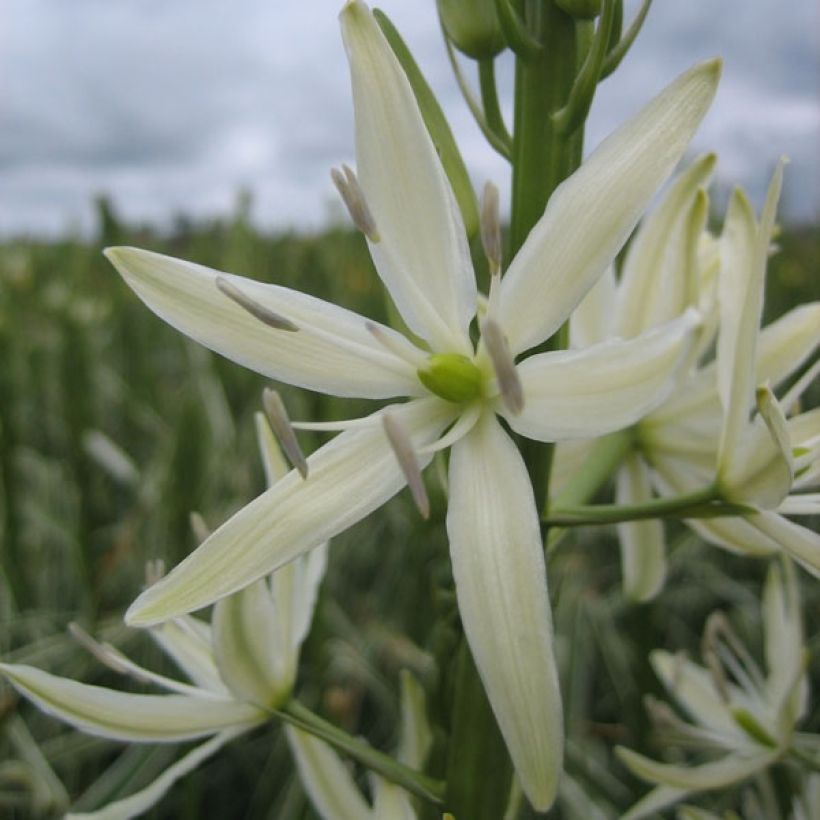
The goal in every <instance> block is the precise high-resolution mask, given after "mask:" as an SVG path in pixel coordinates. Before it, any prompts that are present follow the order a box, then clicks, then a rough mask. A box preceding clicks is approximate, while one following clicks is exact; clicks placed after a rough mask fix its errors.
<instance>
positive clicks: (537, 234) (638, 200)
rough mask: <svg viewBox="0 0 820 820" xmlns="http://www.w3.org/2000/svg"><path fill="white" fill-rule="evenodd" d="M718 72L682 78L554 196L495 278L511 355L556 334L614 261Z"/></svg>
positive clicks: (702, 69)
mask: <svg viewBox="0 0 820 820" xmlns="http://www.w3.org/2000/svg"><path fill="white" fill-rule="evenodd" d="M719 74H720V63H719V62H718V61H716V60H712V61H710V62H706V63H702V64H700V65H697V66H695V67H694V68H692V69H690V70H689V71H687V72H686V73H684V74H682V75H681V76H680V77H678V79H676V80H675V81H674V82H673V83H672V84H671V85H669V86H668V87H667V88H666V89H664V90H663V91H662V92H661V93H660V94H659V95H658V96H657V97H655V99H654V100H652V101H651V102H650V103H649V104H648V105H647V106H646V107H645V108H644V109H643V110H642V111H640V112H639V113H638V114H637V115H636V116H634V117H633V118H632V119H631V120H629V121H628V122H627V123H626V124H624V125H623V126H621V128H619V129H618V130H617V131H616V132H615V133H614V134H612V135H611V136H610V137H609V138H608V139H606V140H605V141H604V142H603V143H602V144H601V145H600V146H599V147H598V148H597V150H596V151H595V152H594V153H593V154H592V155H591V156H590V157H589V158H588V159H587V160H586V162H584V164H583V165H582V166H581V167H580V168H579V169H578V170H577V171H576V172H575V173H574V174H573V175H572V176H571V177H569V178H568V179H567V180H565V181H564V182H563V183H562V184H561V185H559V186H558V188H556V190H555V191H554V192H553V194H552V196H551V197H550V200H549V202H548V203H547V207H546V210H545V211H544V215H543V216H542V217H541V219H540V220H539V221H538V223H537V224H536V225H535V227H534V228H533V229H532V231H531V232H530V235H529V237H528V238H527V240H526V242H525V243H524V246H523V247H522V248H521V250H520V251H519V252H518V254H517V255H516V257H515V259H513V261H512V263H511V264H510V267H509V270H508V271H507V273H506V275H505V276H504V279H503V280H502V287H501V306H500V307H501V310H500V318H501V323H502V325H503V327H504V329H505V330H506V332H507V334H508V336H509V340H510V347H511V348H512V350H513V352H514V353H520V352H521V351H522V350H526V349H528V348H530V347H532V346H533V345H536V344H538V343H540V342H541V341H543V340H544V339H546V338H547V337H549V336H550V335H552V334H553V333H554V332H555V331H556V330H558V328H559V327H560V326H561V324H563V322H564V321H565V320H566V319H567V317H568V316H569V314H570V313H571V312H572V309H573V308H574V307H575V306H576V305H577V304H578V302H580V301H581V299H582V298H583V296H584V294H585V293H586V292H587V291H588V290H589V289H590V287H592V285H593V284H594V283H595V282H596V281H597V279H598V277H599V276H600V275H601V274H602V273H603V272H604V270H605V269H606V267H607V265H609V264H610V263H611V262H612V261H613V259H614V258H615V256H616V254H617V253H618V251H619V250H620V249H621V247H622V246H623V244H624V242H625V241H626V239H627V237H628V236H629V233H630V231H632V229H633V228H634V227H635V224H636V223H637V221H638V219H639V218H640V215H641V213H642V211H643V210H644V208H646V206H647V204H648V203H649V200H650V199H651V198H652V195H653V194H654V193H655V191H657V189H658V188H659V187H660V186H661V185H662V184H663V182H664V180H665V179H666V178H667V177H668V176H669V174H670V173H672V170H673V169H674V167H675V165H676V163H677V162H678V160H680V158H681V157H682V156H683V153H684V151H685V150H686V146H687V145H688V144H689V140H690V139H691V138H692V135H693V134H694V132H695V130H696V129H697V127H698V124H699V123H700V120H701V119H702V118H703V116H704V114H705V113H706V111H707V109H708V108H709V105H710V103H711V101H712V98H713V96H714V94H715V89H716V88H717V82H718V77H719Z"/></svg>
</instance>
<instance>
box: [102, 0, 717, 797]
mask: <svg viewBox="0 0 820 820" xmlns="http://www.w3.org/2000/svg"><path fill="white" fill-rule="evenodd" d="M341 20H342V29H343V35H344V39H345V44H346V46H347V53H348V58H349V62H350V71H351V77H352V83H353V99H354V105H355V114H356V147H357V160H358V167H357V173H358V178H357V176H356V175H355V174H354V173H353V172H352V171H351V170H350V169H346V170H345V172H344V174H341V173H337V174H336V177H335V179H336V182H337V184H338V186H339V187H340V190H341V191H342V193H343V195H344V197H345V200H346V202H347V203H348V205H349V208H350V210H351V213H352V214H353V216H354V219H355V221H356V223H357V225H359V227H360V228H362V230H363V231H364V233H365V234H366V235H367V237H368V241H369V245H370V250H371V253H372V256H373V259H374V261H375V263H376V267H377V269H378V272H379V275H380V276H381V278H382V280H383V282H384V284H385V285H386V287H387V289H388V291H389V292H390V295H391V297H392V299H393V301H394V302H395V304H396V306H397V308H398V310H399V311H400V313H401V315H402V317H403V319H404V321H405V322H406V324H407V325H408V327H409V328H410V330H412V331H413V333H415V334H416V335H417V336H418V337H420V338H421V339H423V340H424V341H425V343H426V344H427V345H428V346H429V350H422V349H421V348H419V347H416V346H415V345H413V344H412V343H411V342H410V341H408V340H407V339H405V338H404V337H402V336H401V335H400V334H398V333H396V332H394V331H393V330H391V329H390V328H387V327H384V326H382V325H378V324H376V323H373V322H370V321H368V320H366V319H364V318H362V317H360V316H357V315H356V314H353V313H351V312H349V311H347V310H344V309H342V308H339V307H337V306H335V305H331V304H328V303H326V302H323V301H321V300H319V299H315V298H313V297H309V296H306V295H304V294H301V293H298V292H295V291H292V290H288V289H286V288H282V287H278V286H275V285H266V284H260V283H257V282H253V281H251V280H247V279H242V278H239V277H235V276H230V275H228V274H221V273H218V272H216V271H213V270H209V269H207V268H203V267H201V266H199V265H195V264H192V263H189V262H182V261H178V260H174V259H170V258H167V257H163V256H159V255H157V254H153V253H149V252H146V251H139V250H134V249H126V248H117V249H110V250H108V251H107V255H108V257H109V259H110V260H111V261H112V262H113V263H114V265H115V266H116V267H117V269H118V270H119V272H120V273H121V274H122V275H123V277H124V278H125V279H126V281H127V282H128V284H129V285H131V287H132V288H133V289H134V290H135V291H136V293H137V294H138V295H139V296H140V298H141V299H142V300H143V301H145V303H146V304H147V305H148V306H149V307H150V308H151V309H152V310H154V311H155V312H156V313H157V314H158V315H160V316H161V317H162V318H164V319H165V320H166V321H168V322H170V323H171V324H173V325H174V326H175V327H177V328H178V329H179V330H181V331H182V332H184V333H186V334H188V335H189V336H191V337H193V338H194V339H197V340H198V341H200V342H202V343H203V344H206V345H207V346H209V347H210V348H212V349H213V350H216V351H218V352H220V353H222V354H224V355H226V356H229V357H230V358H232V359H234V360H235V361H238V362H240V363H242V364H245V365H246V366H248V367H251V368H253V369H255V370H257V371H259V372H261V373H263V374H265V375H268V376H270V377H272V378H276V379H280V380H282V381H285V382H289V383H291V384H294V385H298V386H301V387H306V388H309V389H313V390H318V391H321V392H324V393H330V394H333V395H339V396H359V397H367V398H374V399H383V398H390V397H396V396H408V397H411V399H412V400H411V401H410V402H408V403H406V404H393V405H391V406H389V407H387V408H384V409H383V410H380V411H378V412H376V413H374V414H373V415H371V416H369V417H368V418H366V419H362V420H357V421H354V422H351V423H349V424H347V425H341V429H343V430H344V432H342V433H341V435H339V436H337V437H336V438H335V439H334V440H333V441H331V442H330V443H329V444H327V445H326V446H324V447H322V448H321V449H320V450H318V451H317V452H316V453H315V454H313V455H312V456H311V457H310V458H309V459H308V461H307V468H308V471H309V474H308V477H307V479H306V480H303V479H302V478H301V477H300V476H299V475H298V474H296V473H295V472H292V473H291V474H290V475H288V476H286V477H285V478H284V479H283V481H282V482H280V483H278V484H277V485H276V487H274V488H273V489H272V490H269V491H268V492H267V493H265V494H264V495H262V496H260V497H259V498H258V499H256V500H255V501H254V502H253V503H251V504H249V505H248V506H247V507H245V508H244V509H243V510H241V511H240V512H239V513H237V514H236V515H235V516H234V517H233V518H231V519H230V520H229V521H228V522H227V523H226V524H224V525H223V526H222V527H221V528H220V529H219V530H217V531H216V532H215V533H214V535H213V536H212V537H211V538H210V539H209V540H208V541H206V542H205V543H204V544H203V545H202V546H201V547H200V548H199V549H198V550H197V551H196V552H195V553H193V554H192V555H191V556H190V557H189V558H187V559H186V560H185V561H183V562H182V563H181V564H180V565H179V566H178V567H176V568H175V569H174V570H173V571H172V572H171V573H170V574H169V575H168V576H167V577H166V578H164V579H163V580H162V581H160V582H159V583H158V584H156V585H154V586H153V587H151V588H150V589H148V590H147V591H146V592H145V593H144V594H143V595H142V596H141V597H140V598H139V599H138V600H137V601H136V602H135V603H134V605H133V606H132V607H131V609H130V610H129V612H128V614H127V620H128V621H129V622H130V623H131V624H140V625H148V624H152V623H157V622H159V621H161V620H164V619H166V618H169V617H173V616H175V615H177V614H179V613H181V612H188V611H191V610H195V609H198V608H200V607H203V606H205V605H207V604H209V603H211V602H213V601H215V600H217V599H219V598H222V597H223V596H225V595H229V594H231V593H233V592H235V591H236V590H238V589H241V588H242V587H244V586H246V585H247V584H249V583H252V582H254V581H255V580H256V579H258V578H260V577H262V576H264V575H266V574H267V573H269V572H272V571H273V570H275V569H276V568H277V567H280V566H283V565H284V564H286V563H287V562H288V561H290V560H292V559H293V558H294V557H296V556H297V555H300V554H301V553H303V552H304V551H306V550H308V549H311V548H312V547H313V546H315V545H316V544H317V543H319V542H321V541H324V540H326V539H328V538H329V537H331V536H332V535H334V534H335V533H338V532H340V531H341V530H343V529H345V528H347V527H349V526H350V525H351V524H353V523H355V522H356V521H358V520H359V519H361V518H362V517H364V516H365V515H367V514H368V513H370V512H371V511H372V510H374V509H376V508H377V507H378V506H380V505H381V504H383V503H384V502H385V501H386V500H387V499H388V498H390V497H391V496H393V495H394V494H395V493H396V492H398V491H399V490H400V489H401V488H402V487H403V486H404V485H405V484H406V483H408V481H409V482H410V486H411V490H412V491H413V494H414V497H415V499H416V501H417V503H418V504H419V506H420V508H421V509H422V510H424V509H425V506H426V496H425V492H424V485H423V483H422V480H421V474H420V471H421V470H422V469H424V467H426V465H427V464H428V463H429V462H430V460H431V459H432V457H433V454H434V453H435V452H436V451H437V450H440V449H443V448H444V447H446V446H452V456H451V459H450V476H449V486H450V500H449V512H448V515H447V528H448V533H449V538H450V549H451V557H452V564H453V571H454V576H455V580H456V588H457V595H458V603H459V609H460V611H461V617H462V621H463V624H464V629H465V632H466V635H467V639H468V641H469V644H470V647H471V649H472V652H473V655H474V657H475V660H476V665H477V667H478V670H479V672H480V675H481V677H482V680H483V683H484V686H485V688H486V690H487V693H488V696H489V699H490V702H491V704H492V707H493V710H494V712H495V715H496V717H497V719H498V722H499V726H500V728H501V731H502V733H503V735H504V738H505V740H506V743H507V746H508V748H509V750H510V754H511V756H512V759H513V762H514V765H515V768H516V771H517V773H518V776H519V778H520V780H521V783H522V785H523V788H524V790H525V792H526V794H527V796H528V797H529V799H530V800H531V802H532V803H533V805H535V806H536V807H538V808H542V809H543V808H545V807H547V806H548V805H549V804H550V803H551V802H552V799H553V796H554V792H555V786H556V781H557V777H558V773H559V772H560V769H561V757H562V752H561V746H562V742H561V735H562V731H561V725H562V714H561V706H560V695H559V691H558V681H557V675H556V670H555V664H554V660H553V655H552V636H551V630H552V627H551V616H550V609H549V600H548V595H547V586H546V575H545V565H544V557H543V553H542V544H541V538H540V533H539V519H538V511H537V508H536V504H535V500H534V498H533V493H532V487H531V484H530V480H529V477H528V475H527V472H526V469H525V467H524V463H523V461H522V459H521V456H520V455H519V453H518V450H517V449H516V447H515V446H514V444H513V443H512V441H511V439H510V437H509V436H508V434H507V433H506V432H505V431H504V429H503V427H502V426H501V424H500V423H499V421H498V419H497V418H496V416H497V415H501V416H503V417H504V418H505V419H506V420H507V422H508V423H509V425H510V427H512V428H513V430H515V431H516V432H518V433H521V434H523V435H525V436H529V437H531V438H535V439H538V440H541V441H555V440H558V439H563V438H568V437H575V436H581V437H588V436H593V435H600V434H603V433H606V432H608V431H611V430H615V429H617V428H620V427H623V426H625V425H629V424H632V423H633V422H634V421H636V420H637V419H638V418H640V417H641V416H642V415H644V414H645V413H646V412H647V411H648V410H650V409H651V408H652V407H654V406H656V405H657V404H658V403H659V402H660V401H661V400H663V398H664V397H665V395H666V393H667V392H668V389H669V387H670V385H671V383H672V376H673V374H674V372H675V369H676V368H677V367H678V365H679V364H680V363H681V362H682V360H683V359H684V357H685V356H686V354H687V351H688V349H689V347H690V342H691V338H692V335H693V334H692V330H693V327H694V326H695V325H696V323H697V319H696V317H695V316H693V315H692V314H686V315H685V316H684V317H682V318H680V319H678V320H677V321H674V322H671V323H670V324H669V325H667V326H665V327H664V328H661V329H658V330H655V331H653V332H650V333H649V334H646V335H645V336H642V337H640V338H638V339H635V340H632V341H629V342H609V343H606V344H603V345H600V346H597V347H594V348H591V349H590V350H588V351H584V352H583V353H575V352H557V353H545V354H540V355H532V356H530V357H529V358H526V359H524V360H523V361H522V362H520V363H519V364H515V357H517V356H519V354H521V353H523V352H525V351H527V350H528V349H530V348H532V347H534V346H536V345H538V344H540V343H541V342H542V341H544V340H545V339H546V338H548V337H549V336H551V335H552V334H553V333H554V332H555V331H556V330H558V328H559V327H560V326H561V325H562V324H563V323H564V322H565V321H566V319H567V317H568V316H569V314H570V312H571V311H572V310H573V308H574V307H575V306H576V305H577V304H578V302H579V301H580V300H581V298H582V297H583V296H584V294H585V293H586V291H587V290H588V289H589V288H590V287H591V286H592V284H593V283H594V282H595V280H596V279H597V278H598V276H600V274H601V272H602V271H603V270H604V269H605V268H606V266H607V265H608V264H609V263H610V262H611V261H612V259H613V257H614V256H615V255H616V253H617V252H618V250H619V249H620V247H621V246H622V245H623V243H624V241H625V239H626V237H627V236H628V235H629V233H630V231H631V230H632V229H633V227H634V226H635V223H636V222H637V220H638V218H639V216H640V213H641V211H642V209H643V208H644V207H645V205H646V203H647V202H648V200H649V199H650V198H651V196H652V195H653V193H654V191H655V190H656V189H657V188H658V186H659V185H660V184H661V183H662V182H663V180H664V179H665V178H666V177H667V176H668V174H669V173H670V172H671V171H672V169H673V167H674V165H675V164H676V163H677V161H678V160H679V159H680V157H681V155H682V153H683V151H684V150H685V148H686V145H687V144H688V142H689V139H690V138H691V136H692V133H693V132H694V130H695V128H696V127H697V125H698V123H699V121H700V119H701V118H702V116H703V115H704V113H705V111H706V110H707V108H708V106H709V103H710V102H711V99H712V97H713V95H714V91H715V87H716V84H717V79H718V74H719V63H718V62H716V61H713V62H709V63H705V64H703V65H700V66H696V67H695V68H693V69H691V70H690V71H688V72H686V73H685V74H684V75H682V76H681V77H680V78H679V79H678V80H676V81H675V82H674V83H673V84H672V85H671V86H669V87H668V88H667V89H666V90H665V91H663V92H662V93H661V94H660V95H659V96H658V97H657V98H656V99H655V100H653V101H652V102H650V104H649V105H648V106H647V107H646V108H645V109H644V110H643V111H641V112H640V113H639V114H637V115H636V116H635V117H634V118H633V119H631V120H630V121H629V122H627V123H626V124H625V125H624V126H623V127H622V128H621V129H620V130H619V131H617V132H616V133H615V134H613V135H612V136H611V137H610V138H609V139H607V140H606V141H605V142H604V143H603V144H602V145H601V146H600V147H599V148H598V150H597V151H596V152H595V153H594V154H592V155H591V156H590V157H589V159H588V160H587V162H585V163H584V165H583V166H582V167H581V168H580V169H579V170H578V171H577V172H576V173H575V174H573V175H572V176H571V177H570V178H569V179H568V180H566V181H565V182H564V183H563V184H562V185H561V186H560V187H559V188H558V189H557V190H556V191H555V192H554V194H553V196H552V198H551V199H550V202H549V204H548V205H547V208H546V210H545V213H544V215H543V217H542V218H541V220H540V221H539V222H538V224H537V225H536V226H535V227H534V228H533V230H532V232H531V234H530V236H529V238H528V239H527V241H526V243H525V244H524V246H523V247H522V248H521V250H520V251H519V253H518V254H517V256H516V257H515V259H513V260H512V262H511V264H510V266H509V269H508V270H507V272H506V275H505V276H504V278H503V280H501V281H498V280H496V281H495V282H494V286H493V288H492V291H491V293H490V297H489V302H488V309H487V312H486V314H485V315H484V316H482V317H480V321H479V328H478V329H479V331H480V334H481V338H480V341H479V342H478V343H477V344H474V342H473V341H472V339H471V335H470V326H471V323H472V321H473V319H474V317H475V315H476V306H477V291H476V283H475V277H474V273H473V268H472V264H471V259H470V255H469V250H468V247H467V242H466V237H465V233H464V229H463V225H462V221H461V216H460V213H459V211H458V208H457V207H456V205H455V201H454V197H453V194H452V191H451V189H450V186H449V183H448V181H447V178H446V176H445V173H444V170H443V169H442V166H441V163H440V161H439V159H438V156H437V153H436V150H435V147H434V146H433V143H432V142H431V140H430V137H429V135H428V133H427V131H426V129H425V126H424V123H423V121H422V118H421V115H420V112H419V109H418V106H417V104H416V102H415V99H414V97H413V93H412V91H411V89H410V86H409V84H408V82H407V79H406V77H405V76H404V74H403V72H402V70H401V68H400V66H399V64H398V62H397V61H396V59H395V57H394V56H393V53H392V51H391V50H390V47H389V46H388V44H387V42H386V41H385V39H384V37H383V36H382V34H381V31H380V29H379V27H378V25H377V24H376V22H375V20H374V19H373V18H372V16H371V15H370V12H369V11H368V9H367V8H366V7H365V6H364V5H363V4H362V3H360V2H357V1H352V2H349V3H348V4H347V5H346V6H345V8H344V10H343V12H342V15H341ZM315 427H319V428H321V427H322V425H321V424H319V425H315ZM448 427H449V428H450V429H449V431H447V432H446V433H445V434H444V435H443V437H441V436H442V433H443V432H444V431H445V430H447V428H448ZM328 428H330V429H334V428H333V426H332V425H325V429H328ZM335 429H339V426H337V427H336V428H335ZM397 455H398V458H397V457H396V456H397Z"/></svg>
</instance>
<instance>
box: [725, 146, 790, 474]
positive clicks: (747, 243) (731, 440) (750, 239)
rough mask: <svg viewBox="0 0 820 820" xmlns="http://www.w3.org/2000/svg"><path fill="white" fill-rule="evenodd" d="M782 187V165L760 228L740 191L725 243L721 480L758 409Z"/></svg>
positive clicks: (731, 206) (729, 217) (732, 206)
mask: <svg viewBox="0 0 820 820" xmlns="http://www.w3.org/2000/svg"><path fill="white" fill-rule="evenodd" d="M782 183H783V163H782V162H781V163H780V164H779V165H778V166H777V169H776V171H775V173H774V176H773V178H772V182H771V185H770V186H769V193H768V196H767V197H766V204H765V206H764V208H763V215H762V217H761V224H760V225H759V226H758V225H757V224H756V223H755V217H754V212H753V211H752V207H751V205H750V204H749V201H748V200H747V199H746V197H745V196H744V195H743V194H742V193H741V192H739V191H735V193H734V195H733V197H732V200H731V202H730V203H729V209H728V211H727V214H726V225H725V227H724V230H723V236H722V237H721V272H720V280H719V283H718V298H719V304H720V331H719V333H718V341H717V354H716V361H717V377H718V394H719V395H720V401H721V404H722V405H723V412H724V425H723V431H722V434H721V438H720V443H719V445H718V456H717V465H718V466H717V472H718V479H719V480H720V479H721V478H722V477H723V475H724V474H726V473H728V472H729V471H730V470H731V469H732V466H733V462H734V460H735V459H737V458H738V457H739V456H740V454H741V449H740V444H741V441H740V439H741V436H742V431H743V429H744V427H745V425H746V424H747V423H748V421H749V414H750V412H751V409H752V406H753V400H754V389H755V387H756V384H755V371H756V362H757V348H758V334H759V328H760V318H761V315H762V313H763V290H764V286H765V283H766V263H767V260H768V256H769V242H770V241H771V234H772V230H773V228H774V215H775V210H776V208H777V202H778V199H779V197H780V188H781V186H782Z"/></svg>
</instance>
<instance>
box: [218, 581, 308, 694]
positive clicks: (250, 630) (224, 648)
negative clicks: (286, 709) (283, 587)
mask: <svg viewBox="0 0 820 820" xmlns="http://www.w3.org/2000/svg"><path fill="white" fill-rule="evenodd" d="M212 624H213V633H214V656H215V658H216V662H217V665H218V667H219V673H220V674H221V675H222V680H224V681H225V683H226V684H227V686H228V688H229V689H230V690H231V692H232V693H233V695H234V697H235V698H236V699H237V700H246V701H248V702H250V703H254V704H256V705H257V706H259V707H261V708H263V709H270V708H275V707H276V706H278V705H279V704H280V703H281V702H282V699H283V698H287V696H288V695H289V694H290V690H291V689H292V687H293V682H294V680H295V678H296V659H295V658H292V653H291V652H290V647H289V646H282V645H281V644H279V645H277V643H276V642H275V641H274V640H273V632H274V629H275V625H276V611H275V609H274V606H273V599H272V598H271V594H270V589H269V587H268V582H267V579H265V578H262V579H261V580H259V581H257V582H256V583H254V584H250V585H249V586H247V587H245V588H244V589H242V590H240V591H239V592H236V593H234V594H233V595H228V596H227V597H225V598H222V599H221V600H220V601H217V602H216V605H215V606H214V613H213V618H212Z"/></svg>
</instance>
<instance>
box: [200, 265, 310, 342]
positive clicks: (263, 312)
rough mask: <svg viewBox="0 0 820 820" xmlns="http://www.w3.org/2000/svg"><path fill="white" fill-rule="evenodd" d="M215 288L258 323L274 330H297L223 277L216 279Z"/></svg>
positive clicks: (286, 320)
mask: <svg viewBox="0 0 820 820" xmlns="http://www.w3.org/2000/svg"><path fill="white" fill-rule="evenodd" d="M216 286H217V287H218V288H219V290H221V291H222V293H224V294H225V296H227V297H228V298H229V299H231V300H232V301H234V302H236V304H237V305H239V307H241V308H242V309H243V310H246V311H248V313H250V314H251V316H253V317H254V318H255V319H259V321H260V322H262V323H263V324H266V325H268V327H272V328H274V329H275V330H288V331H295V330H299V328H298V327H297V326H296V325H295V324H293V322H291V321H290V319H286V318H285V317H284V316H280V315H279V314H278V313H274V311H272V310H270V309H269V308H266V307H265V306H264V305H261V304H259V302H257V301H256V300H254V299H251V297H250V296H248V295H247V294H245V293H242V291H241V290H239V288H238V287H236V285H234V284H233V282H229V281H228V280H227V279H226V278H225V277H224V276H217V277H216Z"/></svg>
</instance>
